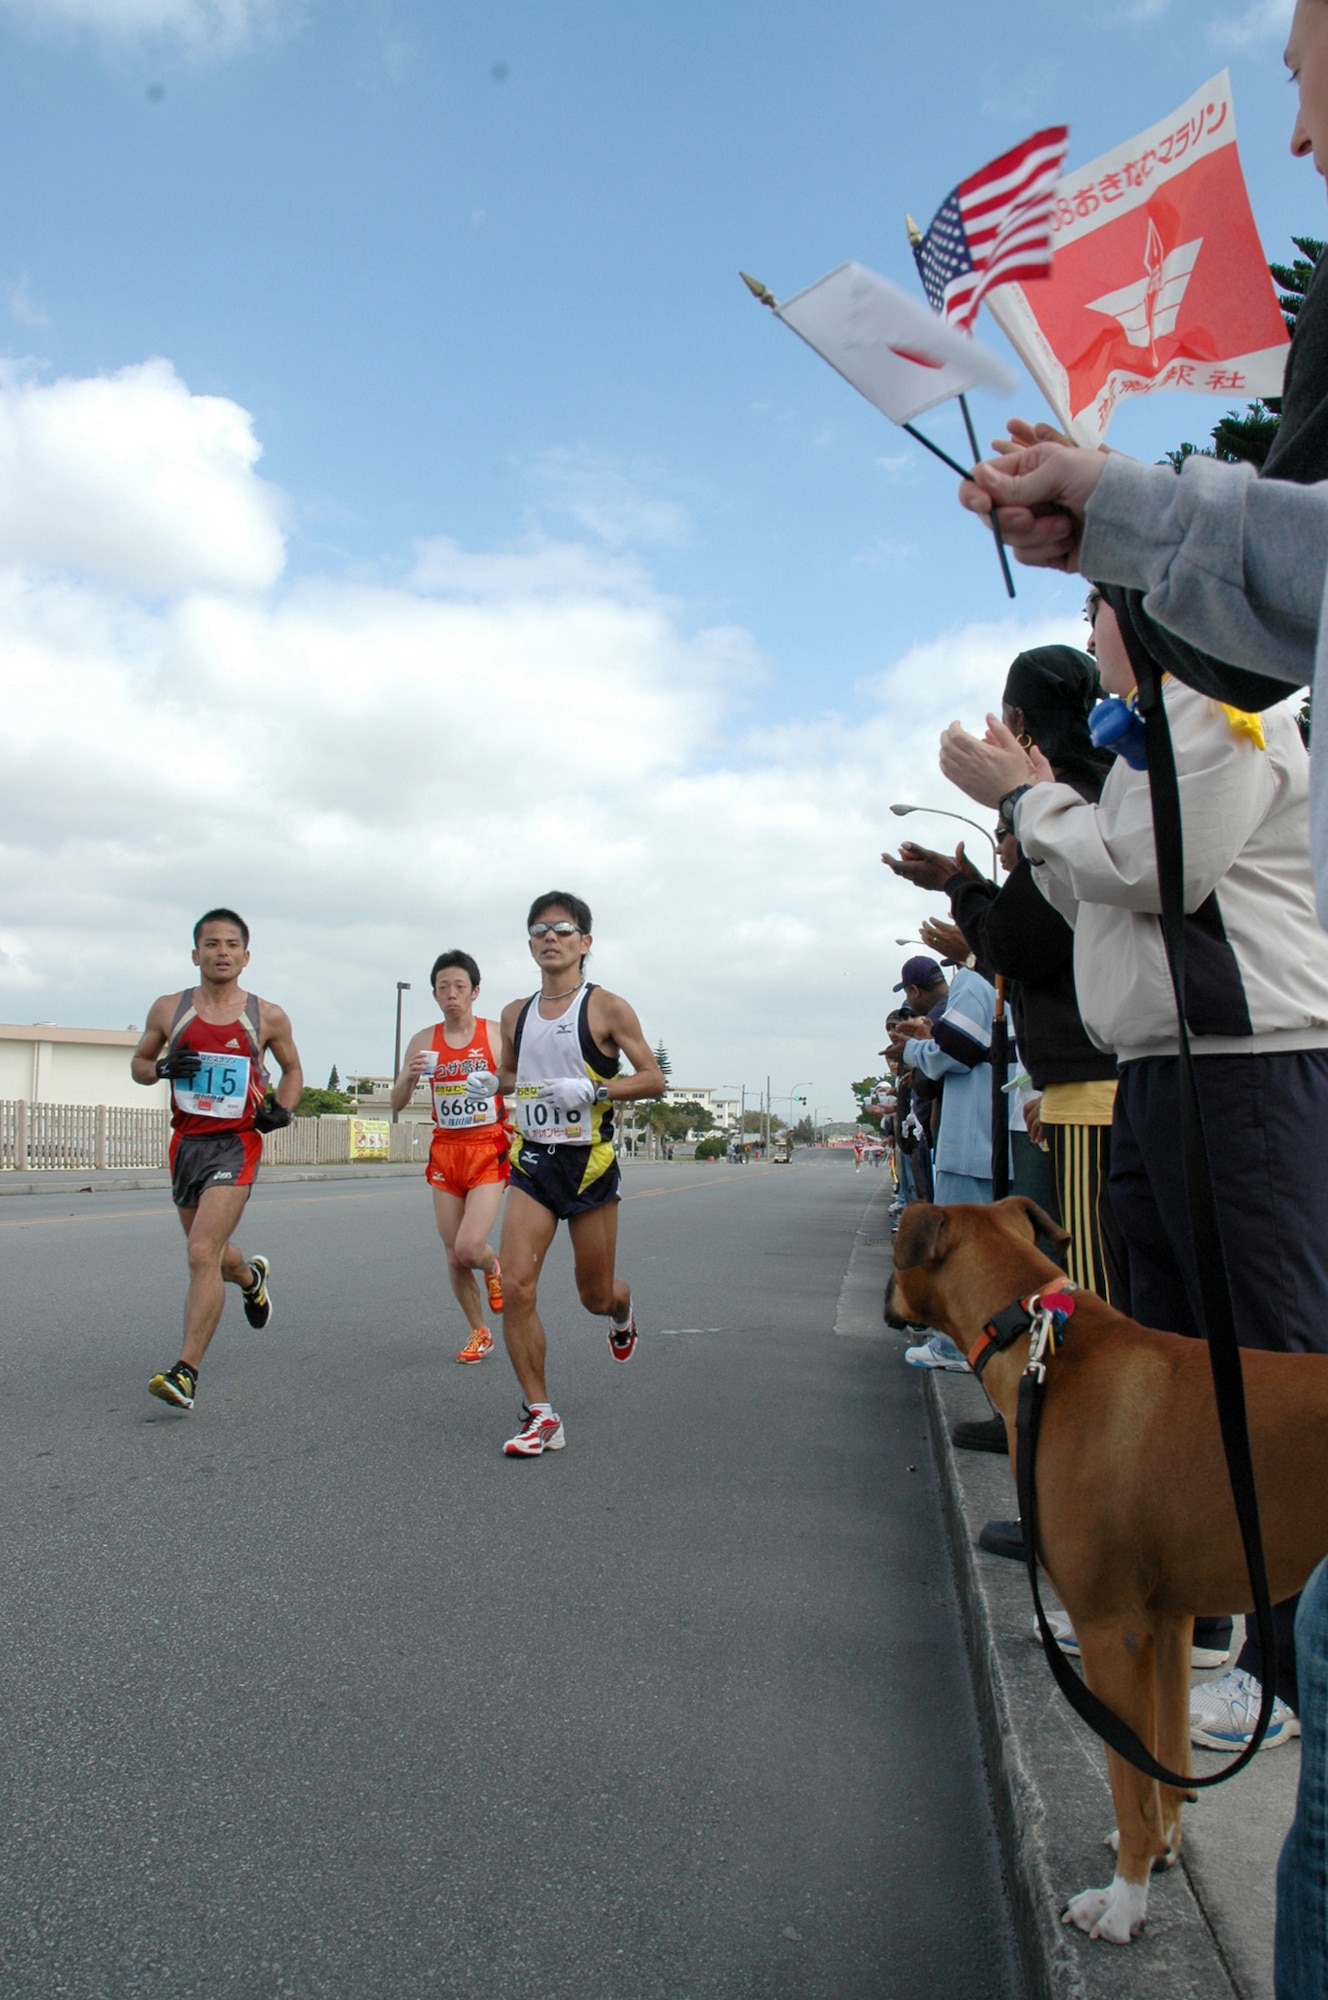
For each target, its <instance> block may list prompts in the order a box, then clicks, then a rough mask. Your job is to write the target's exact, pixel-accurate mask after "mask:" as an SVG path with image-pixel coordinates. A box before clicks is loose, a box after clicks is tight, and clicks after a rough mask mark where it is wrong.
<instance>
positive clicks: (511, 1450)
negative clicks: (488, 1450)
mask: <svg viewBox="0 0 1328 2000" xmlns="http://www.w3.org/2000/svg"><path fill="white" fill-rule="evenodd" d="M522 1408H523V1410H525V1417H524V1420H523V1422H522V1425H521V1428H520V1430H519V1431H518V1432H517V1434H516V1436H515V1437H510V1438H508V1440H507V1443H506V1444H505V1445H504V1446H503V1451H504V1452H505V1454H506V1455H507V1457H508V1458H541V1457H542V1456H543V1454H544V1453H545V1452H546V1451H561V1450H562V1448H563V1446H564V1445H565V1444H566V1443H567V1439H566V1437H565V1436H564V1434H563V1420H562V1418H561V1417H560V1416H559V1415H558V1414H557V1412H556V1411H554V1410H531V1409H526V1406H525V1404H522Z"/></svg>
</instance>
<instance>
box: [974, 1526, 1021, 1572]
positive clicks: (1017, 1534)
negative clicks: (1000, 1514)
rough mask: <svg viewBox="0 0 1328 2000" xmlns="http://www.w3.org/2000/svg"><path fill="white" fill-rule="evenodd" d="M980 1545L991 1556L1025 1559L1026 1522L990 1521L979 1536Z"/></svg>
mask: <svg viewBox="0 0 1328 2000" xmlns="http://www.w3.org/2000/svg"><path fill="white" fill-rule="evenodd" d="M978 1547H979V1548H980V1549H985V1550H986V1551H987V1554H988V1555H990V1556H1009V1558H1010V1560H1011V1562H1017V1563H1021V1562H1023V1560H1024V1524H1023V1522H1022V1521H988V1523H987V1525H986V1527H985V1528H984V1529H983V1530H982V1533H981V1534H980V1535H979V1536H978Z"/></svg>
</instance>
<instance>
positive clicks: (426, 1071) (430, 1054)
mask: <svg viewBox="0 0 1328 2000" xmlns="http://www.w3.org/2000/svg"><path fill="white" fill-rule="evenodd" d="M420 1053H421V1055H422V1057H423V1061H424V1068H423V1069H422V1070H421V1071H420V1075H421V1076H432V1075H433V1073H434V1071H435V1070H436V1069H437V1067H438V1051H437V1049H423V1050H421V1052H420Z"/></svg>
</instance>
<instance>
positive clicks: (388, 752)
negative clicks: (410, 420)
mask: <svg viewBox="0 0 1328 2000" xmlns="http://www.w3.org/2000/svg"><path fill="white" fill-rule="evenodd" d="M157 365H158V366H159V367H161V366H164V364H157ZM171 379H172V380H173V378H171ZM70 386H71V387H73V386H77V385H70ZM180 393H181V395H183V391H181V392H180ZM236 414H237V416H239V417H240V418H241V420H242V433H243V435H245V436H247V435H248V430H247V423H245V422H244V421H243V413H236ZM29 469H30V475H31V478H32V481H33V486H34V490H36V491H44V490H45V489H46V486H47V485H49V479H48V477H47V470H46V468H45V467H44V466H43V465H42V464H41V463H39V462H38V461H37V459H36V457H35V455H34V457H33V459H32V460H31V462H30V468H29ZM247 476H248V477H249V479H250V480H251V481H252V473H250V474H248V475H247ZM254 483H255V484H256V482H254ZM138 518H139V520H140V529H139V533H140V537H141V538H144V539H147V540H150V537H149V536H148V535H147V532H146V529H145V527H144V526H143V525H142V523H143V522H144V519H145V517H144V516H143V515H142V513H141V512H140V514H139V516H138ZM85 532H87V533H89V534H90V533H91V530H90V529H87V530H86V531H85ZM0 546H2V545H0ZM24 563H25V565H26V567H15V566H14V564H13V560H12V557H11V558H10V564H9V566H8V567H7V568H0V699H2V700H3V702H4V712H5V719H6V737H7V742H6V750H7V756H6V764H7V774H8V775H7V782H6V785H5V787H4V789H3V792H0V879H3V880H4V881H5V882H6V884H7V890H6V897H5V904H4V907H3V909H0V1016H12V1015H13V1014H15V1013H17V1014H18V1015H19V1016H20V1018H21V1017H22V1015H23V1014H24V1013H25V1012H26V1013H30V1012H31V1010H32V1002H31V1000H30V998H28V995H29V993H30V991H31V990H32V989H34V988H40V991H41V995H42V1001H41V1005H42V1010H43V1011H44V1012H45V1013H47V1014H49V1015H51V1016H52V1017H54V1018H57V1019H61V1020H63V1021H66V1022H76V1023H82V1024H85V1025H97V1024H118V1023H119V1022H121V1021H126V1020H135V1019H138V1020H141V1019H142V1016H143V1009H144V1007H145V1006H146V1005H147V1002H148V1000H149V999H150V998H151V997H152V995H153V993H155V992H159V991H166V990H169V989H171V988H172V987H173V986H174V985H176V984H179V983H180V982H181V981H182V980H183V979H184V978H186V977H187V976H188V970H189V968H188V956H187V947H188V929H189V925H190V924H191V923H192V920H193V918H194V917H195V916H196V915H197V913H198V911H199V910H200V909H203V908H206V907H207V905H208V904H209V903H211V902H225V903H230V904H233V905H235V906H236V907H238V908H240V909H241V910H243V911H244V912H245V913H246V915H247V916H248V917H249V919H250V921H251V923H252V924H253V926H254V944H255V963H254V967H253V974H252V976H253V981H254V985H255V987H256V989H257V990H258V991H260V992H267V993H270V994H272V995H273V996H275V997H276V998H278V999H280V1000H281V1001H282V1002H283V1003H284V1004H285V1005H287V1006H288V1007H289V1008H290V1010H291V1013H292V1016H293V1019H294V1020H295V1024H296V1029H297V1033H298V1036H299V1038H300V1040H301V1042H302V1044H303V1045H304V1048H305V1053H306V1056H307V1057H308V1058H309V1066H310V1070H311V1073H314V1072H317V1073H318V1075H319V1080H321V1076H324V1075H326V1074H327V1070H328V1068H329V1066H330V1064H331V1062H332V1061H333V1060H335V1061H336V1062H337V1063H338V1064H339V1065H340V1067H341V1069H342V1072H343V1074H344V1073H347V1072H348V1071H349V1072H353V1071H354V1070H356V1069H358V1068H361V1067H363V1068H364V1069H378V1068H382V1067H383V1066H384V1064H385V1062H386V1060H387V1057H388V1052H389V1050H390V1034H391V1018H390V1017H391V1002H392V999H393V995H394V982H395V981H396V980H397V979H411V980H412V981H413V982H414V991H413V992H412V994H411V995H409V996H408V1001H409V1006H410V1009H411V1013H410V1016H409V1021H410V1024H411V1025H417V1024H419V1023H422V1022H423V1021H424V1020H426V1019H427V1018H428V1001H427V996H426V994H425V993H424V989H423V978H424V975H425V970H426V968H427V966H428V965H429V963H430V962H431V960H432V958H433V956H434V955H435V953H436V952H437V951H438V950H439V949H441V948H442V947H444V946H446V945H455V944H460V945H463V946H465V947H466V948H467V949H470V950H472V951H474V952H475V954H476V956H477V957H478V958H479V960H480V963H481V965H482V966H483V967H484V970H485V975H486V978H485V999H486V1001H487V1002H488V1003H489V1005H490V1007H491V1008H492V1009H493V1011H497V1008H498V1007H499V1005H501V1003H502V1002H503V1001H504V1000H506V999H508V998H510V997H511V996H512V995H513V994H514V993H516V992H518V991H521V990H523V989H524V990H529V987H528V982H529V961H528V958H527V956H526V954H525V951H524V946H523V938H522V918H523V916H524V912H525V908H526V906H527V903H528V901H529V899H530V898H531V896H532V895H534V894H535V893H536V892H538V891H539V890H541V889H544V888H548V887H551V886H557V885H561V886H564V887H567V888H570V889H572V890H574V891H577V892H578V893H580V894H583V895H585V896H586V897H587V899H588V900H589V901H590V902H591V904H592V906H593V908H594V909H595V912H596V921H597V926H598V934H597V943H596V954H595V968H594V969H595V972H596V976H597V977H599V978H600V979H602V980H604V981H605V982H606V983H608V984H609V985H611V986H614V987H615V988H617V989H618V990H620V991H624V992H626V993H627V994H628V995H629V997H630V998H631V999H632V1000H633V1001H634V1002H635V1003H636V1004H637V1006H638V1007H639V1009H640V1012H641V1014H642V1017H643V1021H644V1024H645V1026H646V1029H647V1033H648V1035H649V1036H650V1038H651V1039H652V1040H654V1039H655V1038H656V1037H657V1036H661V1035H662V1036H663V1037H664V1039H665V1040H666V1042H667V1043H668V1045H669V1048H670V1050H671V1052H672V1054H673V1057H674V1063H675V1074H677V1075H678V1076H679V1078H680V1080H681V1081H683V1082H686V1083H694V1084H705V1083H722V1082H727V1081H729V1080H731V1079H736V1080H738V1081H742V1080H745V1081H747V1082H748V1083H749V1084H750V1085H751V1086H752V1087H753V1089H755V1087H756V1085H757V1084H758V1082H760V1081H763V1080H764V1077H765V1075H766V1073H767V1072H769V1073H770V1074H771V1075H772V1076H773V1078H774V1081H775V1084H776V1087H780V1086H781V1084H782V1085H783V1087H788V1084H789V1083H790V1082H791V1080H792V1079H793V1078H802V1077H812V1078H814V1079H815V1081H814V1083H813V1085H812V1088H811V1091H810V1092H809V1095H810V1096H811V1097H812V1099H813V1102H814V1103H815V1104H818V1105H819V1106H820V1107H821V1109H822V1110H823V1111H828V1110H835V1111H838V1112H841V1113H842V1112H844V1111H846V1110H847V1108H848V1094H847V1083H848V1080H849V1079H850V1078H851V1077H854V1076H860V1075H862V1074H864V1073H865V1072H866V1071H867V1070H868V1069H869V1068H871V1067H872V1066H873V1065H874V1063H875V1051H876V1049H877V1048H878V1047H879V1045H880V1036H879V1027H880V1022H881V1019H882V1017H883V1015H884V1013H885V1011H886V1008H887V1006H888V1005H889V1002H890V993H889V989H890V987H891V986H892V984H893V982H894V980H895V979H896V978H897V977H898V963H899V960H900V953H899V951H898V950H897V949H896V947H895V946H894V944H893V942H892V940H893V939H894V938H895V937H896V936H905V935H909V934H910V933H912V932H913V930H914V929H915V927H916V924H917V921H918V917H919V914H920V913H921V910H922V909H923V908H924V907H925V899H922V898H920V897H919V896H918V895H917V894H916V892H914V891H913V890H911V889H909V888H908V887H907V886H906V885H903V884H900V883H899V882H897V881H896V879H895V878H894V877H893V876H890V875H889V874H888V873H887V871H885V870H884V869H883V868H882V867H881V865H880V861H879V859H878V856H879V854H880V851H881V849H882V847H884V846H887V845H890V846H893V845H894V844H895V842H896V840H897V838H898V837H899V834H900V833H901V831H903V830H904V829H903V825H902V822H900V821H897V820H894V819H891V818H890V816H889V812H888V806H889V804H890V803H891V802H892V801H894V800H897V799H900V798H903V799H908V800H912V799H915V798H920V799H921V800H922V801H924V802H926V803H928V804H933V805H942V806H943V805H946V804H947V803H953V804H954V805H955V806H956V807H957V809H958V810H961V811H963V810H965V802H964V801H963V800H962V799H961V798H959V797H958V796H957V795H952V794H951V793H950V792H949V790H948V788H947V787H946V786H944V785H943V784H942V782H941V780H940V779H939V777H938V776H936V775H935V752H936V738H937V735H938V732H939V730H940V728H941V727H942V725H943V724H944V723H945V722H947V721H949V720H950V719H951V717H952V715H954V714H956V713H959V714H962V715H964V716H965V717H966V718H967V719H968V720H969V721H971V722H973V723H980V720H981V716H982V714H983V713H984V712H985V710H986V708H987V707H988V706H990V705H991V704H992V703H993V702H994V701H995V700H996V699H997V698H998V696H999V691H1000V686H1001V681H1002V678H1003V675H1004V671H1005V667H1006V665H1007V663H1008V661H1009V659H1010V658H1011V657H1012V655H1013V653H1014V652H1016V651H1017V650H1019V648H1020V647H1021V646H1022V645H1025V644H1030V643H1036V642H1037V640H1039V639H1040V638H1045V637H1051V636H1055V637H1058V638H1064V637H1067V636H1073V623H1072V619H1066V620H1061V621H1057V622H1056V623H1055V624H1054V625H1047V626H1042V625H1039V626H1037V627H1021V626H1019V625H1017V624H1015V623H1014V621H1013V620H1011V621H1010V622H1008V623H1003V624H996V625H992V626H990V627H983V628H971V629H968V630H965V631H962V632H958V633H954V634H951V635H949V636H948V637H946V638H944V639H941V640H938V641H936V642H935V643H934V644H933V645H931V646H930V647H927V648H923V649H918V650H916V651H914V652H913V653H911V654H909V655H908V656H907V657H906V658H905V659H903V660H901V661H899V662H897V663H895V664H894V665H892V666H889V667H887V668H885V669H884V670H883V671H882V673H881V674H880V675H878V676H877V677H876V679H875V680H874V681H873V682H872V683H871V684H870V685H868V686H866V687H864V688H862V689H859V690H857V691H846V692H847V693H851V694H852V697H853V700H854V702H855V705H856V707H857V708H858V710H859V711H860V712H859V713H857V714H855V715H853V716H851V717H849V716H836V715H830V716H826V715H824V714H817V715H812V714H810V713H809V714H808V716H807V717H806V718H805V719H801V720H796V721H793V722H788V723H785V724H782V725H781V726H779V727H777V728H757V727H754V726H753V725H752V721H751V717H750V713H749V711H748V709H747V707H746V705H745V704H746V702H747V700H748V697H749V693H750V690H751V689H752V687H753V685H754V683H755V682H756V681H757V680H758V679H759V676H760V674H761V672H762V665H761V661H760V658H759V654H758V650H757V648H756V647H755V645H754V644H753V642H752V640H751V638H750V637H749V635H747V634H745V633H743V632H740V631H734V630H731V629H722V628H721V629H715V630H705V631H700V632H695V631H689V630H687V629H685V627H684V625H683V624H682V622H681V620H680V617H679V614H678V612H677V611H676V609H675V608H674V607H673V606H672V605H670V604H669V603H668V602H667V601H665V600H664V599H662V598H660V597H659V596H658V595H657V594H656V593H655V592H654V591H653V590H652V588H651V584H650V578H649V575H648V572H647V571H646V570H645V569H644V568H643V567H642V566H641V565H640V563H639V562H638V561H634V560H632V559H630V558H629V557H628V556H627V555H625V554H623V555H620V556H614V557H612V558H609V557H606V556H605V555H604V554H603V553H602V552H601V551H599V550H596V549H593V548H581V547H577V546H576V545H573V544H560V543H559V544H555V543H543V542H538V541H532V542H531V543H530V544H529V545H528V546H527V547H526V548H525V549H523V550H519V551H516V552H507V553H498V554H492V555H485V554H466V553H464V552H462V551H461V550H459V549H458V548H457V546H456V545H455V544H454V543H452V542H450V541H436V542H433V543H425V544H423V545H422V546H421V548H420V551H419V560H418V564H417V568H416V571H415V573H414V575H413V577H412V578H411V580H410V581H409V582H407V583H404V584H399V585H395V586H378V587H370V586H366V585H363V584H359V583H355V582H353V581H348V580H345V579H336V578H329V579H322V580H314V581H305V582H302V583H298V584H294V585H288V586H286V587H284V588H283V589H281V590H280V591H278V592H275V593H272V594H270V595H268V596H259V595H255V594H253V593H252V592H251V591H248V590H247V589H246V588H245V587H244V586H245V585H246V583H247V581H248V578H247V576H245V575H241V576H240V577H239V579H238V583H231V584H228V586H227V587H218V586H215V585H213V586H210V587H209V586H202V585H200V586H196V587H194V588H192V589H190V590H188V591H186V592H185V593H183V594H182V595H180V596H178V597H173V598H168V599H167V600H166V601H164V602H163V601H162V600H160V599H155V600H153V601H147V600H142V599H141V600H137V601H136V600H134V599H132V598H127V597H126V595H125V594H124V592H123V590H122V589H116V590H110V589H107V588H106V587H105V586H104V585H102V584H101V583H99V582H97V581H95V580H93V579H89V578H88V577H82V578H79V577H75V576H72V575H69V574H67V573H66V574H54V573H47V574H44V575H37V574H35V573H34V572H33V569H32V565H31V558H30V557H25V558H24ZM60 567H61V568H62V569H65V570H66V571H67V569H68V567H69V565H68V554H67V551H66V552H65V553H64V555H63V556H62V558H61V563H60ZM121 580H122V579H117V581H121ZM440 593H441V594H440ZM977 816H978V817H979V818H981V819H983V820H984V821H985V818H986V817H987V816H986V815H983V814H981V813H979V814H978V815H977ZM908 830H909V831H915V830H917V831H918V832H919V837H921V838H922V839H924V840H930V839H934V841H935V844H937V845H940V844H942V843H943V842H944V841H945V840H946V838H947V837H948V831H949V830H948V829H947V828H946V823H945V822H944V821H936V822H931V823H930V826H928V825H927V824H925V823H922V822H919V823H916V826H915V823H912V822H910V824H909V829H908Z"/></svg>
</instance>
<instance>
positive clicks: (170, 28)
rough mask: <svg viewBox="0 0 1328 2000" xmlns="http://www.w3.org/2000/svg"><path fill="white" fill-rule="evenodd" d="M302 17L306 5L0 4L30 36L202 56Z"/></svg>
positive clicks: (289, 1)
mask: <svg viewBox="0 0 1328 2000" xmlns="http://www.w3.org/2000/svg"><path fill="white" fill-rule="evenodd" d="M302 12H303V5H302V0H0V15H4V16H6V17H8V19H10V20H11V21H13V22H14V23H15V25H16V26H19V27H22V28H25V29H28V30H30V31H36V32H38V33H47V34H49V33H50V32H51V31H53V30H55V31H64V32H76V33H77V32H83V33H90V34H92V35H95V36H96V37H97V38H98V39H99V40H101V41H104V42H108V43H123V42H150V41H167V42H174V43H176V44H177V45H179V46H182V47H184V48H185V49H186V50H188V51H189V52H190V53H191V54H198V55H231V54H234V53H236V52H237V51H238V50H240V49H242V48H245V47H247V46H248V45H249V44H250V43H251V42H252V41H254V40H255V39H256V38H258V37H259V36H262V35H266V34H270V33H272V32H274V31H277V30H280V29H282V28H284V27H287V26H289V25H290V24H291V23H292V22H293V21H294V20H296V19H298V18H299V15H300V14H301V13H302Z"/></svg>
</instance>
